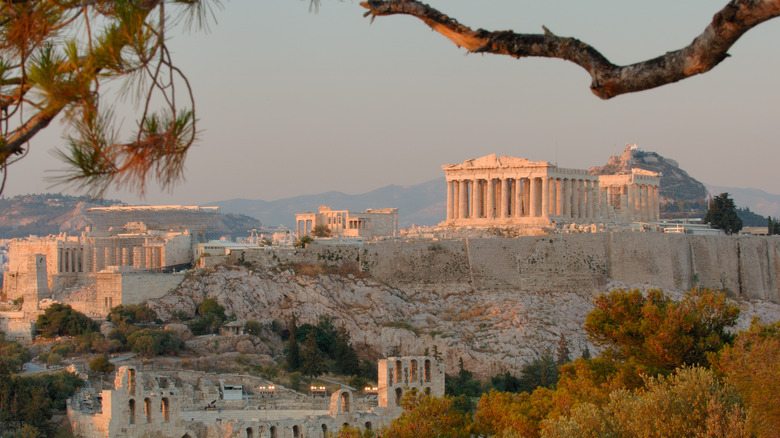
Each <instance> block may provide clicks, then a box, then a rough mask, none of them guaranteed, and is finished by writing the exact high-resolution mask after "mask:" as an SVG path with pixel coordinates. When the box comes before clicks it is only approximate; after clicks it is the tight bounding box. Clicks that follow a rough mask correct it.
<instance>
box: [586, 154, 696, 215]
mask: <svg viewBox="0 0 780 438" xmlns="http://www.w3.org/2000/svg"><path fill="white" fill-rule="evenodd" d="M631 169H644V170H650V171H653V172H659V173H661V190H660V191H661V207H662V208H663V207H664V205H665V204H674V203H677V202H681V201H683V202H685V201H687V202H691V201H700V200H703V199H704V197H705V196H706V195H707V189H706V188H705V187H704V184H702V183H700V182H699V181H697V180H696V179H694V178H693V177H691V176H690V175H688V173H687V172H686V171H684V170H682V169H680V165H679V164H678V163H677V162H676V161H674V160H672V159H670V158H664V157H662V156H661V155H659V154H658V153H656V152H645V151H643V150H642V149H640V148H639V147H637V146H636V145H634V146H628V145H627V146H626V150H625V152H623V153H622V154H621V155H613V156H611V157H609V161H607V164H606V165H604V166H600V167H591V168H590V169H589V172H590V174H591V175H619V174H629V173H631Z"/></svg>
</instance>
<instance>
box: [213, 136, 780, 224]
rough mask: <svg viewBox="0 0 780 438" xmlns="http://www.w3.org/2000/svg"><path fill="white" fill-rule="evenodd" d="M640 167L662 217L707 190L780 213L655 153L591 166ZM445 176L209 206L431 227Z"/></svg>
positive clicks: (773, 203) (261, 215)
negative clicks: (356, 216)
mask: <svg viewBox="0 0 780 438" xmlns="http://www.w3.org/2000/svg"><path fill="white" fill-rule="evenodd" d="M632 168H640V169H646V170H652V171H654V172H661V174H662V176H661V204H662V206H661V214H662V216H663V217H678V216H680V217H701V216H704V214H705V213H706V209H707V204H706V201H705V197H706V194H707V192H709V193H711V194H713V195H717V194H720V193H723V192H728V193H730V194H731V195H732V197H733V198H734V200H735V201H736V204H737V206H739V207H748V208H750V210H752V211H753V212H755V213H758V214H760V215H762V216H767V215H771V216H772V217H780V195H772V194H769V193H766V192H764V191H761V190H757V189H736V188H729V187H716V186H706V187H705V184H702V183H701V182H699V181H697V180H696V179H694V178H693V177H691V176H690V175H688V173H687V172H685V171H684V170H682V169H680V167H679V165H678V164H677V162H676V161H675V160H673V159H669V158H664V157H662V156H661V155H659V154H657V153H655V152H646V151H642V150H641V149H639V148H636V147H628V148H626V151H625V152H624V153H622V154H621V155H615V156H612V157H610V158H609V160H608V162H607V164H606V165H605V166H602V167H593V168H591V169H590V172H591V173H592V174H617V173H626V172H630V171H631V169H632ZM446 187H447V186H446V183H445V181H444V178H443V177H442V178H437V179H434V180H431V181H428V182H424V183H421V184H417V185H412V186H399V185H389V186H385V187H382V188H379V189H376V190H372V191H370V192H367V193H362V194H358V195H348V194H345V193H342V192H335V191H334V192H326V193H320V194H315V195H303V196H296V197H292V198H284V199H278V200H276V201H263V200H252V199H229V200H226V201H217V202H211V203H208V204H205V205H207V206H218V207H220V209H221V210H222V211H223V212H226V213H241V214H245V215H248V216H252V217H255V218H257V219H259V220H260V222H262V223H263V224H264V225H268V226H276V225H285V226H288V227H294V226H295V214H296V213H303V212H307V211H317V208H318V207H319V206H321V205H327V206H328V207H331V208H332V209H334V210H350V211H362V210H365V209H367V208H374V209H376V208H386V207H395V208H398V220H399V224H400V226H401V227H402V228H403V227H407V226H410V225H412V224H415V225H421V226H432V225H436V224H438V223H439V222H441V221H443V220H444V218H445V215H446V208H447V204H446V202H445V201H446V196H447V189H446Z"/></svg>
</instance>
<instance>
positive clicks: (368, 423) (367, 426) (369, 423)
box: [366, 421, 371, 431]
mask: <svg viewBox="0 0 780 438" xmlns="http://www.w3.org/2000/svg"><path fill="white" fill-rule="evenodd" d="M366 430H369V431H370V430H371V422H370V421H366Z"/></svg>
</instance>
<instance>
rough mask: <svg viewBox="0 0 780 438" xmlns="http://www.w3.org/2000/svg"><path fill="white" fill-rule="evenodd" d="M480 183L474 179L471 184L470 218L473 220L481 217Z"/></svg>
mask: <svg viewBox="0 0 780 438" xmlns="http://www.w3.org/2000/svg"><path fill="white" fill-rule="evenodd" d="M478 181H479V180H477V179H476V178H475V179H472V180H471V182H470V183H469V184H471V203H470V207H471V211H470V212H469V217H470V218H472V219H475V218H478V217H479V196H478V195H479V190H477V186H478V185H479V184H478Z"/></svg>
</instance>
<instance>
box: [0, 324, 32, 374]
mask: <svg viewBox="0 0 780 438" xmlns="http://www.w3.org/2000/svg"><path fill="white" fill-rule="evenodd" d="M29 361H30V351H29V350H27V349H26V348H24V347H22V346H21V345H19V344H18V343H16V342H14V341H6V340H5V333H3V332H1V331H0V364H5V365H6V366H7V367H8V368H9V370H10V372H18V371H20V370H21V369H22V366H23V365H24V364H25V362H29Z"/></svg>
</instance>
